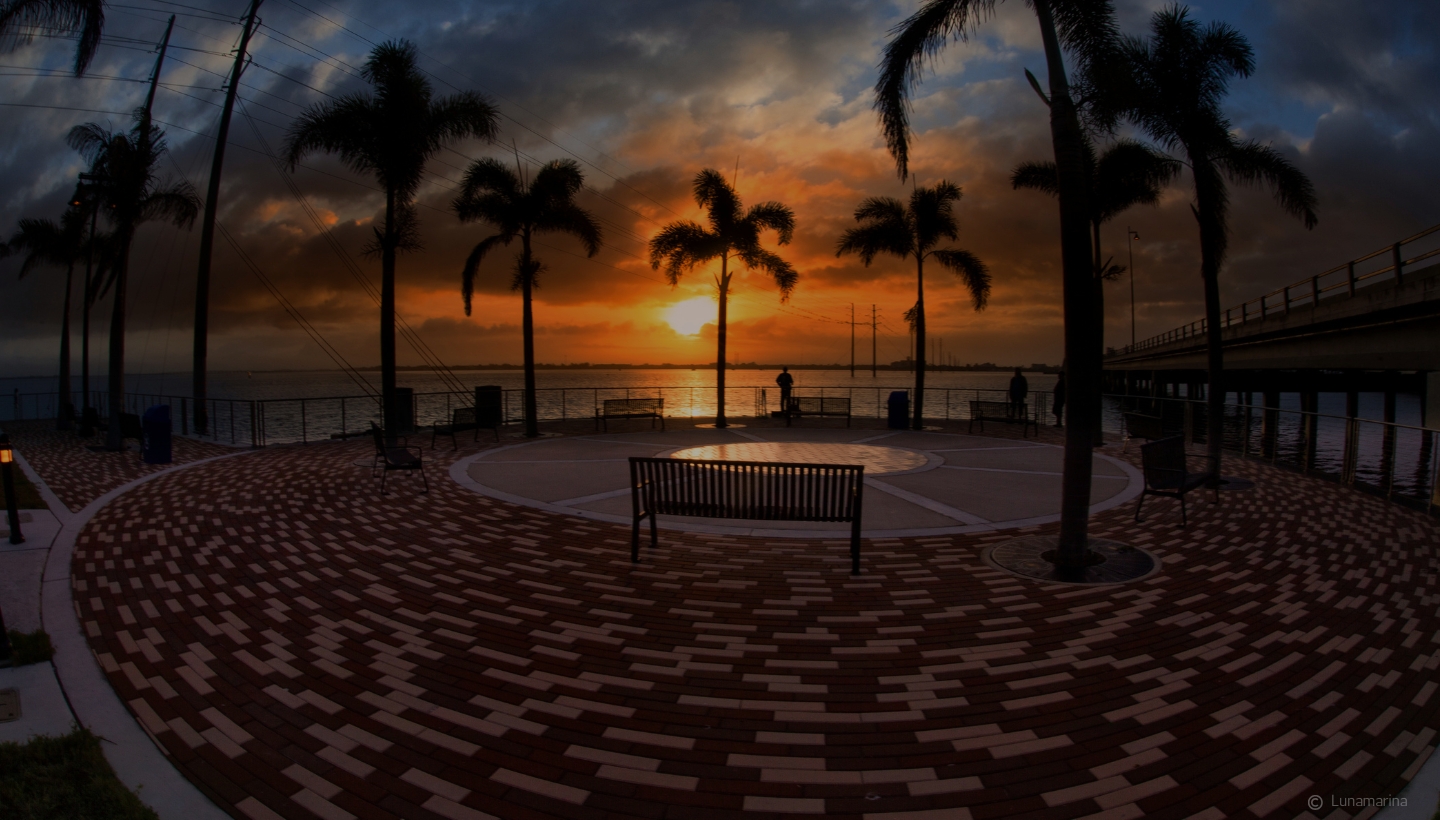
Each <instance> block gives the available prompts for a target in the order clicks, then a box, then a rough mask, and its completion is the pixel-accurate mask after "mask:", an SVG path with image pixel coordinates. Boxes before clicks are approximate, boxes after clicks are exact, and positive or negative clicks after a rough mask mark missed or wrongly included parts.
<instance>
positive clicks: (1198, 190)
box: [1195, 174, 1225, 480]
mask: <svg viewBox="0 0 1440 820" xmlns="http://www.w3.org/2000/svg"><path fill="white" fill-rule="evenodd" d="M1216 193H1217V192H1215V191H1213V190H1212V189H1211V187H1210V181H1209V179H1208V178H1207V175H1205V174H1196V175H1195V206H1196V207H1195V219H1196V221H1198V222H1199V223H1200V278H1201V280H1202V281H1203V282H1204V283H1205V359H1206V371H1207V373H1206V386H1205V449H1206V454H1207V455H1208V456H1209V464H1208V465H1206V468H1207V469H1208V470H1210V471H1211V472H1212V473H1213V474H1214V475H1215V477H1216V479H1217V480H1218V479H1219V477H1220V445H1221V444H1223V443H1224V442H1223V439H1224V435H1225V427H1224V421H1225V418H1224V413H1225V387H1224V384H1225V351H1224V347H1223V344H1224V342H1223V339H1222V336H1221V333H1220V331H1221V328H1220V256H1221V252H1220V249H1222V248H1224V244H1225V226H1224V225H1223V224H1222V223H1221V219H1219V218H1217V217H1216V214H1217V210H1218V209H1217V208H1216V201H1215V195H1216Z"/></svg>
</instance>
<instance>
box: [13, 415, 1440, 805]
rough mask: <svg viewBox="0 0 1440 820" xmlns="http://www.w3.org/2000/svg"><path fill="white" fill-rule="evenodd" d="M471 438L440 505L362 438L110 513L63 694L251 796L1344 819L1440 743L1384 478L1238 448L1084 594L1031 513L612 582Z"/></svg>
mask: <svg viewBox="0 0 1440 820" xmlns="http://www.w3.org/2000/svg"><path fill="white" fill-rule="evenodd" d="M24 446H25V445H24V443H23V442H22V448H23V447H24ZM474 453H475V450H473V449H472V450H469V451H467V450H464V449H462V450H461V451H459V452H458V453H454V454H451V453H449V452H445V451H444V450H442V451H440V452H428V451H427V454H426V455H427V460H428V461H429V462H430V464H431V465H432V466H431V469H432V470H434V471H435V472H434V474H433V475H432V481H431V487H432V490H431V492H430V493H429V494H426V495H422V494H419V493H417V492H416V490H417V489H418V482H415V483H410V482H406V481H405V480H403V479H401V480H399V481H395V482H394V483H393V487H392V490H393V491H392V493H391V494H390V495H389V496H385V497H382V496H380V495H379V494H378V492H377V486H376V482H374V481H373V480H372V479H371V478H370V477H369V473H368V470H366V469H365V468H364V466H362V465H364V464H365V463H367V453H366V449H365V448H364V446H363V445H358V444H355V443H350V444H339V445H321V446H312V447H307V448H299V447H297V448H284V449H274V450H269V451H265V452H261V453H256V454H253V455H249V456H246V457H243V458H229V459H219V460H214V461H208V462H205V463H199V464H195V465H194V466H191V467H189V468H187V469H184V470H176V471H172V472H166V473H163V474H160V475H156V476H154V477H151V478H149V479H147V480H146V481H145V482H144V483H143V484H139V485H136V486H133V487H130V488H126V490H125V491H124V492H123V494H118V495H116V496H115V497H113V498H109V499H107V498H103V497H102V498H98V499H97V500H96V501H95V502H94V504H93V505H92V506H91V507H87V510H86V512H87V513H91V514H92V517H90V518H89V520H88V523H85V524H84V526H83V527H81V526H78V525H77V526H76V527H75V530H76V532H75V536H74V540H73V554H68V552H58V551H52V553H51V560H50V566H51V567H54V568H55V569H56V570H57V571H59V573H60V574H56V575H52V574H50V570H49V569H47V570H46V590H47V592H46V599H45V600H46V607H45V610H44V611H45V615H46V628H47V629H51V630H52V634H55V632H56V631H57V629H59V628H60V627H63V626H64V625H63V624H62V623H61V621H62V616H63V613H62V612H58V611H54V612H53V613H52V607H51V604H50V601H51V600H52V596H51V595H50V589H51V587H50V584H51V583H52V580H51V579H53V582H61V581H63V582H64V583H66V584H68V585H70V587H71V590H72V592H73V598H74V603H73V608H72V604H70V602H69V601H65V606H63V607H55V609H63V610H67V611H68V612H69V613H70V617H71V618H72V619H74V617H75V612H76V610H77V609H78V611H79V619H78V622H77V623H76V624H75V631H74V632H73V633H72V632H68V628H67V629H66V630H61V631H65V632H66V634H70V635H73V636H75V637H76V638H79V637H80V636H81V635H83V636H84V638H83V639H84V640H88V642H89V648H90V649H91V650H92V651H93V653H94V654H93V655H92V654H90V653H88V652H82V653H80V654H81V655H83V657H79V656H77V653H76V650H77V647H74V646H71V645H69V644H66V646H63V647H62V652H61V656H60V657H58V658H57V661H58V662H59V663H58V665H59V666H60V668H61V670H62V673H61V678H62V680H63V679H66V677H67V675H68V674H69V672H68V671H67V670H68V668H69V667H71V666H72V665H75V666H83V665H84V664H83V663H81V661H82V660H84V661H88V662H89V664H90V667H91V668H92V669H94V670H97V671H96V674H97V675H98V674H99V672H98V670H100V669H103V670H104V674H105V676H106V677H107V678H108V683H109V686H110V687H113V690H111V691H110V698H111V699H112V703H113V705H115V706H117V707H118V706H119V705H120V704H121V703H123V704H124V706H123V707H121V708H122V709H123V710H124V711H121V712H120V713H119V716H120V717H122V718H125V719H127V720H129V715H133V716H134V717H135V718H136V719H138V721H139V724H140V725H141V726H143V727H144V731H146V732H148V733H149V734H150V735H151V737H152V738H153V739H154V741H155V742H156V744H158V745H159V747H160V748H163V749H164V750H165V753H166V754H167V755H168V757H169V759H170V760H171V761H172V762H173V763H174V764H175V766H176V767H178V768H179V770H180V771H182V772H183V773H184V774H185V776H186V777H187V778H188V779H189V780H190V781H191V782H193V783H195V784H196V785H197V786H198V787H199V788H200V790H201V791H203V792H204V794H206V795H208V796H210V797H211V798H212V799H214V800H215V802H216V803H217V804H218V805H219V806H221V807H223V808H224V809H225V810H226V811H227V812H230V813H232V814H234V815H235V816H241V817H252V818H271V817H277V816H280V817H316V816H318V817H327V818H343V817H375V818H380V817H385V818H395V817H407V818H427V817H429V818H433V817H446V818H483V817H504V818H537V817H595V818H601V817H675V818H682V817H683V818H691V817H694V818H712V817H713V818H721V817H747V818H749V817H782V816H783V817H794V816H797V815H799V816H806V815H810V816H822V815H823V816H836V817H850V818H862V817H863V818H873V819H874V820H930V819H931V818H947V819H948V818H965V817H975V818H990V817H997V818H998V817H1015V816H1026V817H1042V818H1049V817H1053V818H1057V819H1058V818H1080V817H1089V816H1103V817H1139V816H1155V817H1174V818H1192V817H1193V818H1219V817H1336V818H1340V817H1354V816H1370V815H1371V814H1373V812H1372V811H1370V810H1368V809H1365V810H1362V809H1359V808H1353V807H1352V808H1344V807H1343V806H1342V807H1332V804H1334V803H1335V802H1336V801H1339V803H1341V804H1343V803H1345V801H1347V800H1349V801H1350V803H1351V804H1353V803H1354V802H1356V801H1365V800H1371V799H1374V798H1383V797H1387V796H1390V795H1394V794H1396V793H1397V792H1398V791H1399V790H1400V789H1401V788H1403V787H1404V785H1405V783H1406V782H1407V781H1409V780H1410V779H1411V778H1413V777H1415V775H1416V773H1417V772H1419V771H1420V769H1421V767H1422V765H1424V763H1425V762H1426V761H1427V760H1428V759H1429V758H1430V756H1431V754H1432V753H1433V751H1434V747H1435V738H1436V735H1437V729H1440V714H1437V709H1440V699H1437V698H1435V697H1434V694H1435V690H1436V688H1437V683H1436V682H1435V680H1434V679H1435V678H1436V675H1435V672H1434V670H1435V669H1436V668H1437V666H1440V645H1437V644H1440V616H1437V612H1436V604H1437V602H1440V590H1437V589H1436V587H1435V584H1436V576H1437V569H1440V566H1437V563H1440V562H1437V554H1436V553H1437V549H1440V526H1437V524H1436V522H1434V521H1432V520H1429V519H1425V518H1423V517H1421V516H1419V515H1416V514H1413V513H1409V512H1406V511H1404V510H1401V509H1399V508H1397V507H1394V506H1392V505H1389V504H1387V503H1385V502H1383V501H1381V500H1379V499H1374V498H1370V497H1366V496H1363V495H1359V494H1356V493H1352V492H1349V491H1345V490H1343V489H1341V488H1338V487H1334V486H1333V485H1327V484H1323V483H1321V482H1318V481H1313V480H1310V479H1305V478H1302V477H1297V476H1294V475H1292V474H1288V473H1282V472H1278V471H1274V470H1270V469H1268V468H1264V467H1261V466H1257V465H1253V464H1247V463H1240V462H1238V461H1237V462H1232V464H1231V465H1230V468H1229V469H1230V471H1233V472H1234V473H1236V474H1239V475H1243V476H1245V477H1248V478H1251V479H1253V480H1255V481H1256V482H1257V484H1258V485H1259V486H1258V487H1257V489H1255V490H1253V491H1250V492H1248V493H1235V494H1229V495H1227V496H1226V497H1225V503H1224V504H1223V505H1222V506H1221V507H1219V508H1216V507H1213V506H1212V505H1210V504H1208V503H1203V502H1201V503H1196V504H1195V505H1194V506H1193V507H1192V509H1191V524H1190V527H1189V529H1187V530H1180V529H1178V528H1177V527H1176V524H1177V523H1178V510H1177V509H1176V508H1175V506H1174V504H1173V503H1172V502H1167V501H1157V502H1152V503H1151V504H1149V505H1147V512H1148V518H1147V521H1146V522H1145V523H1144V524H1143V525H1135V524H1133V523H1132V522H1131V521H1130V520H1129V516H1128V513H1129V510H1128V509H1116V510H1112V511H1109V512H1104V513H1101V514H1100V515H1098V516H1097V517H1096V518H1095V521H1094V527H1093V532H1094V534H1095V535H1097V536H1100V537H1105V538H1111V539H1115V540H1120V541H1125V542H1128V543H1131V544H1136V545H1140V546H1144V547H1146V548H1147V549H1150V550H1151V551H1152V552H1155V553H1157V554H1159V555H1161V556H1162V557H1163V559H1164V562H1165V568H1164V571H1163V572H1161V573H1159V574H1157V575H1155V576H1152V577H1151V578H1149V579H1147V580H1145V581H1143V582H1141V583H1138V584H1133V585H1125V586H1119V587H1109V588H1100V589H1077V588H1073V587H1062V586H1056V585H1047V584H1040V583H1036V582H1032V581H1027V580H1023V579H1019V578H1016V577H1013V576H1009V575H1006V574H1003V573H1000V572H997V571H995V570H993V569H991V568H990V567H988V566H987V565H985V564H984V563H983V561H982V560H981V556H982V553H983V551H984V549H985V548H986V547H987V546H988V545H990V544H992V543H994V542H996V541H998V540H1001V539H1003V538H1005V537H1008V536H1009V535H1011V534H1013V533H1015V532H1027V533H1031V532H1046V531H1053V529H1052V528H1051V527H1049V526H1040V527H1029V528H1024V529H1022V530H1011V531H1008V532H998V533H997V532H971V533H953V534H949V535H941V536H934V537H909V538H875V539H870V540H867V541H866V543H865V546H864V569H865V572H864V574H862V575H861V576H860V577H859V578H852V577H850V576H849V575H848V574H847V572H846V570H847V569H848V565H847V563H846V560H845V550H846V545H845V543H844V540H843V539H835V540H830V539H825V538H810V539H795V538H767V537H753V536H740V535H731V534H720V533H680V534H676V535H673V536H671V537H667V538H666V539H662V545H661V548H660V549H657V550H654V551H647V552H646V553H645V555H644V558H645V562H644V563H643V564H642V565H641V566H640V567H638V568H632V567H631V566H630V564H629V561H628V531H627V530H626V528H624V527H620V526H615V525H612V524H609V523H605V522H595V521H586V520H584V519H581V518H576V517H566V516H561V515H557V514H556V513H553V512H549V511H541V510H536V509H531V508H526V507H519V506H515V505H512V504H509V503H506V502H502V501H498V500H495V499H491V498H487V497H484V496H481V495H478V494H476V493H474V492H473V491H471V490H469V489H467V488H465V487H462V486H460V485H458V484H456V483H453V482H450V481H447V480H445V479H444V477H443V476H444V472H445V470H447V469H449V468H450V466H451V465H452V464H455V463H456V462H457V461H459V460H460V459H463V458H468V457H470V456H472V455H473V454H474ZM1002 469H1003V468H1002ZM437 479H438V480H437ZM52 480H53V479H52ZM392 481H393V477H392ZM64 529H69V526H68V525H66V526H65V528H64ZM61 543H64V538H63V537H62V539H61V540H60V541H57V545H59V544H61ZM66 549H67V550H68V547H67V548H66ZM61 564H68V570H66V569H65V567H63V566H60V565H61ZM66 576H68V578H67V577H66ZM53 600H56V601H61V600H62V596H59V595H55V596H53ZM7 611H8V610H7ZM52 614H53V617H54V618H55V620H54V621H53V622H52V621H51V620H50V618H51V617H52ZM52 623H53V624H55V626H52ZM82 630H83V632H82ZM57 643H61V641H57ZM91 658H94V659H96V660H98V666H96V661H95V660H91ZM102 685H103V684H102ZM66 688H67V691H70V688H71V687H70V684H69V683H68V681H67V684H66ZM107 689H108V687H107ZM116 693H118V698H116V697H115V694H116ZM104 696H105V693H104V692H99V691H87V692H86V694H85V697H86V699H87V700H88V699H91V698H93V699H95V700H97V701H103V700H104ZM72 700H75V698H74V696H73V692H72ZM101 711H103V710H101ZM127 712H128V714H127ZM87 722H89V721H88V719H87ZM135 725H136V724H135V722H134V721H133V720H131V721H130V726H131V727H132V732H133V731H137V730H135V729H134V728H133V727H135ZM102 733H103V732H102ZM143 745H146V744H145V739H144V738H143V735H142V736H141V738H140V739H139V743H138V744H134V745H133V746H132V747H131V748H134V749H137V750H138V749H139V747H140V746H143ZM150 748H151V749H152V750H153V749H155V746H150ZM157 757H158V755H157ZM161 768H163V767H161V766H158V765H156V766H152V767H151V768H150V769H149V770H148V774H149V775H150V777H149V778H148V779H149V780H150V781H151V783H150V785H147V787H146V791H145V792H144V793H143V794H144V796H145V798H146V799H147V800H148V801H150V802H152V803H154V802H156V801H155V798H156V797H159V796H160V795H161V793H162V792H170V791H172V789H173V790H175V791H176V792H178V791H179V788H178V787H175V786H174V785H173V784H169V783H167V784H163V785H162V784H160V782H159V781H158V780H156V777H155V775H156V774H157V773H159V770H160V769H161ZM172 771H173V770H172ZM126 779H127V782H128V781H130V778H129V777H126ZM1311 796H1317V797H1321V799H1322V802H1323V803H1324V806H1325V807H1324V808H1323V809H1322V810H1321V811H1320V812H1319V813H1318V814H1317V813H1311V812H1310V810H1309V809H1308V808H1307V802H1308V801H1309V800H1310V798H1311ZM1411 797H1412V798H1413V800H1412V803H1413V804H1414V805H1419V804H1420V803H1421V802H1422V800H1426V799H1428V801H1429V802H1430V803H1431V804H1432V805H1433V803H1434V793H1433V790H1432V791H1431V792H1430V794H1428V795H1425V794H1419V795H1411ZM176 810H177V809H176V808H175V807H168V808H167V809H166V810H164V811H162V815H164V816H167V817H168V816H179V815H178V814H175V813H174V812H175V811H176ZM200 811H201V809H196V810H195V811H192V812H190V813H189V816H192V817H193V816H196V815H197V814H198V813H199V812H200ZM202 816H203V815H202Z"/></svg>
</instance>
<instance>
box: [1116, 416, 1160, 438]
mask: <svg viewBox="0 0 1440 820" xmlns="http://www.w3.org/2000/svg"><path fill="white" fill-rule="evenodd" d="M1125 431H1126V432H1127V433H1128V434H1129V435H1130V437H1131V438H1144V439H1150V440H1151V441H1155V440H1156V439H1162V438H1165V430H1164V425H1162V424H1161V420H1160V417H1159V416H1147V415H1145V414H1143V413H1126V414H1125Z"/></svg>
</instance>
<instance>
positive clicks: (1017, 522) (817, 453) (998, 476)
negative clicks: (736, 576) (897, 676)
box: [450, 427, 1142, 538]
mask: <svg viewBox="0 0 1440 820" xmlns="http://www.w3.org/2000/svg"><path fill="white" fill-rule="evenodd" d="M1063 453H1064V450H1063V449H1062V448H1060V447H1056V446H1054V445H1051V444H1042V443H1039V442H1030V441H1024V440H1020V441H1017V440H1015V439H1001V438H990V437H985V436H969V435H959V434H954V433H929V432H919V433H917V432H910V431H893V432H885V431H880V432H877V431H875V430H859V429H856V430H850V429H844V430H838V429H833V428H831V429H824V428H820V429H797V428H758V427H757V428H750V429H747V430H733V429H727V430H676V431H671V432H652V431H647V432H642V433H618V432H617V433H608V434H600V435H589V436H575V437H570V438H566V439H552V440H548V441H539V442H526V443H523V444H517V445H512V446H510V447H505V448H498V449H494V450H487V451H483V452H480V453H476V454H474V455H472V456H469V457H467V458H464V459H461V460H460V461H457V462H456V463H455V465H454V466H452V467H451V470H450V475H451V477H452V478H453V479H454V480H455V481H456V482H457V483H459V484H460V485H461V486H464V487H468V488H470V489H472V490H474V491H475V492H478V493H480V494H482V495H486V496H489V497H491V498H497V499H501V500H504V501H510V502H512V503H516V504H523V505H525V506H529V507H535V508H537V509H542V510H547V511H550V512H557V513H564V514H567V515H573V516H577V517H580V518H586V519H590V520H593V521H608V522H612V523H617V524H628V523H629V522H630V517H631V510H630V498H629V494H630V493H629V472H628V466H627V459H628V458H629V457H630V456H664V457H673V458H711V459H717V458H718V459H729V460H748V461H792V462H803V463H833V464H857V463H863V464H865V465H866V471H865V486H866V493H865V512H864V518H863V520H862V523H861V528H862V529H861V531H862V535H863V536H864V537H867V538H898V537H919V536H938V535H953V534H958V533H969V532H989V531H995V530H1004V529H1014V528H1017V527H1027V526H1035V525H1040V524H1048V523H1051V522H1054V521H1058V520H1059V518H1060V515H1059V513H1060V509H1059V497H1060V492H1059V490H1060V478H1061V475H1060V471H1061V459H1062V456H1063ZM1141 488H1142V477H1141V476H1140V474H1139V471H1137V470H1136V469H1135V467H1134V466H1132V465H1131V464H1129V463H1128V462H1126V461H1123V460H1121V459H1117V458H1113V457H1111V456H1108V455H1105V454H1098V453H1097V454H1096V456H1095V479H1094V482H1093V489H1092V494H1091V500H1092V506H1091V511H1092V512H1093V513H1099V512H1103V511H1105V510H1108V509H1112V508H1114V507H1116V506H1119V505H1122V504H1125V503H1126V502H1128V501H1131V500H1133V499H1134V498H1136V497H1137V496H1138V495H1139V494H1140V490H1141ZM659 523H660V526H661V527H664V528H667V529H674V530H686V531H690V532H708V533H715V534H724V535H754V536H763V537H767V538H835V537H840V536H842V535H844V534H845V533H847V532H848V528H849V525H848V524H817V523H814V522H805V523H789V522H772V521H767V522H764V524H763V525H756V524H751V523H749V522H744V521H736V520H728V519H706V518H681V517H673V516H660V518H659Z"/></svg>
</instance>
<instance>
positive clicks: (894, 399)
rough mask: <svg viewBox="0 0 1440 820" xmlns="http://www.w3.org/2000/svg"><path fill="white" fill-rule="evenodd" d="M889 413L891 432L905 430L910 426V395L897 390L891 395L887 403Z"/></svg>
mask: <svg viewBox="0 0 1440 820" xmlns="http://www.w3.org/2000/svg"><path fill="white" fill-rule="evenodd" d="M885 405H886V409H887V410H888V411H889V414H888V423H887V424H886V426H887V427H889V428H890V429H891V430H904V429H906V428H907V427H909V426H910V394H909V393H908V392H907V391H904V390H896V391H895V392H893V393H891V394H890V398H889V399H888V400H887V401H886V402H885Z"/></svg>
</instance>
